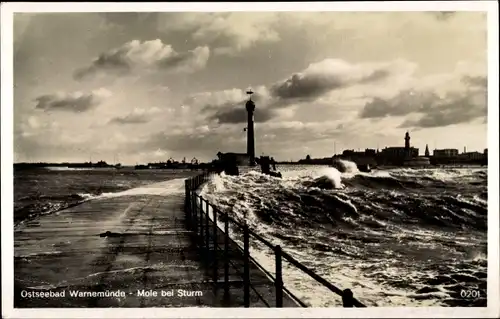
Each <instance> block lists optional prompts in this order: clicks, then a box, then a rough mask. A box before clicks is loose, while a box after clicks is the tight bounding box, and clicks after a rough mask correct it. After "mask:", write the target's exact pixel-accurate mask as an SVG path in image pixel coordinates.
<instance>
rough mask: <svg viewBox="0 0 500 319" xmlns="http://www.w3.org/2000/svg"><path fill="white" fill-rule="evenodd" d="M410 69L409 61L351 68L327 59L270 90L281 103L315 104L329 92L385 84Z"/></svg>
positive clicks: (345, 63) (356, 65) (357, 65)
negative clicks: (293, 101) (358, 86)
mask: <svg viewBox="0 0 500 319" xmlns="http://www.w3.org/2000/svg"><path fill="white" fill-rule="evenodd" d="M408 66H410V67H412V65H410V63H407V62H405V61H393V62H391V63H384V64H350V63H348V62H346V61H343V60H339V59H326V60H323V61H321V62H318V63H313V64H311V65H309V67H308V68H307V69H305V70H304V71H302V72H299V73H295V74H293V75H292V76H290V77H289V78H287V79H285V80H283V81H281V82H278V83H275V84H274V85H272V86H271V87H270V89H269V90H270V92H271V95H272V96H273V97H275V98H278V99H280V100H290V99H298V100H313V99H315V98H317V97H319V96H321V95H323V94H325V93H327V92H329V91H333V90H337V89H341V88H345V87H348V86H352V85H357V84H368V83H372V82H377V81H381V80H384V79H386V78H388V77H390V76H392V75H393V74H397V73H399V72H406V71H407V70H408Z"/></svg>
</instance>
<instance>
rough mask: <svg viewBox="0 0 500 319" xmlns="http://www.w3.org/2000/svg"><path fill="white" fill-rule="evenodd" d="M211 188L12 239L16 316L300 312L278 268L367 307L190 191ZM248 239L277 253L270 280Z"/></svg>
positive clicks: (124, 205)
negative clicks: (238, 232) (105, 310)
mask: <svg viewBox="0 0 500 319" xmlns="http://www.w3.org/2000/svg"><path fill="white" fill-rule="evenodd" d="M208 178H210V174H209V173H204V174H202V175H199V176H196V177H193V178H190V179H186V180H183V179H179V180H173V181H168V182H162V183H157V184H153V185H150V186H147V187H149V188H151V189H152V190H155V191H153V192H147V191H146V192H144V194H139V195H138V194H135V193H130V195H128V194H127V192H124V193H122V194H119V196H110V197H104V198H100V199H95V200H90V201H87V202H84V203H82V204H80V205H78V206H74V207H71V208H68V209H65V210H62V211H59V212H57V213H54V214H51V215H46V216H42V217H40V218H38V219H37V220H33V221H30V222H27V223H26V224H25V225H23V226H22V227H20V228H18V229H16V231H15V235H14V243H15V256H16V257H15V265H14V269H15V274H14V277H15V278H14V282H15V287H14V296H15V298H14V304H15V307H16V308H32V307H50V308H60V307H306V306H307V304H305V303H304V302H302V301H301V300H300V299H299V298H297V297H296V296H294V295H293V293H292V292H290V291H289V290H288V289H287V287H286V286H285V285H284V284H283V281H282V279H281V273H282V269H281V260H283V261H285V260H286V261H287V262H290V263H291V264H293V265H294V266H296V267H298V269H301V270H302V271H304V272H305V273H307V274H308V275H310V276H312V277H313V278H314V279H316V280H317V281H318V282H320V283H321V284H323V285H324V286H325V287H327V288H328V289H330V290H331V291H332V292H333V293H335V294H337V296H335V295H334V294H333V293H332V298H333V297H337V298H338V297H340V298H342V300H343V305H344V306H345V307H353V306H355V307H363V305H362V304H361V303H360V302H358V301H357V300H356V299H355V298H353V296H352V293H351V292H350V290H348V289H347V290H344V291H342V290H341V289H339V288H336V287H335V286H333V285H332V284H330V283H328V282H327V281H326V280H324V279H322V278H321V277H320V276H318V275H316V274H314V273H313V272H312V271H310V270H309V269H307V267H305V266H303V265H302V264H300V262H298V261H296V260H295V259H293V258H292V257H291V256H290V255H288V254H287V253H286V251H285V249H283V250H282V249H281V247H279V246H272V244H271V243H269V242H267V241H266V240H265V239H263V238H261V237H260V236H259V235H258V234H257V233H255V232H254V231H252V230H250V229H248V227H246V226H245V225H241V224H238V223H237V222H236V221H234V220H232V219H231V218H230V217H229V216H228V215H227V214H223V213H222V212H220V211H218V210H217V208H215V207H213V206H211V204H209V203H208V202H206V201H205V200H203V199H202V198H199V197H198V195H197V194H196V190H197V189H198V188H199V186H200V185H202V184H203V183H204V182H206V181H207V180H208ZM147 187H146V188H147ZM162 189H164V193H162V191H161V190H162ZM207 207H211V217H210V215H209V214H208V213H207V212H209V211H210V209H204V208H207ZM213 218H215V219H216V221H215V222H214V221H213ZM220 222H223V223H222V225H223V226H222V228H221V223H220ZM229 226H231V227H233V228H234V227H240V228H241V229H242V234H243V237H244V240H243V242H244V244H243V247H241V245H238V244H237V243H236V242H235V241H233V239H232V238H230V236H229V232H228V229H229ZM250 238H253V239H255V238H257V239H258V240H260V241H261V242H263V243H264V244H265V245H267V246H270V247H272V248H273V249H274V250H275V253H276V267H275V271H274V273H275V274H274V275H273V274H271V273H270V271H269V269H266V268H265V267H263V266H262V265H260V264H259V263H258V262H257V261H256V260H255V259H254V258H253V257H252V256H251V255H250V251H249V239H250ZM27 293H31V294H33V293H51V294H59V296H58V297H48V298H29V297H26V294H27ZM75 294H80V295H78V297H75ZM23 296H24V297H23Z"/></svg>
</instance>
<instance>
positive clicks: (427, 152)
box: [425, 144, 430, 157]
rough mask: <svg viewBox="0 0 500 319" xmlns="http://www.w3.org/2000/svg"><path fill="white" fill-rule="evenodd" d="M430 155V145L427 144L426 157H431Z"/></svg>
mask: <svg viewBox="0 0 500 319" xmlns="http://www.w3.org/2000/svg"><path fill="white" fill-rule="evenodd" d="M429 156H430V154H429V145H428V144H425V157H429Z"/></svg>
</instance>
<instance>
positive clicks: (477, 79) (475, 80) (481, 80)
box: [462, 75, 488, 90]
mask: <svg viewBox="0 0 500 319" xmlns="http://www.w3.org/2000/svg"><path fill="white" fill-rule="evenodd" d="M462 82H464V83H465V84H467V85H468V86H470V87H477V88H480V89H484V90H486V89H487V88H488V78H487V77H485V76H470V75H465V76H463V77H462Z"/></svg>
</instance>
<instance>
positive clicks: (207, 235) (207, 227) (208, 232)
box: [202, 201, 210, 253]
mask: <svg viewBox="0 0 500 319" xmlns="http://www.w3.org/2000/svg"><path fill="white" fill-rule="evenodd" d="M205 202H206V208H205V244H206V248H207V253H208V252H209V251H210V228H209V227H210V226H209V223H208V222H209V219H210V218H209V217H208V201H205ZM202 206H203V205H202Z"/></svg>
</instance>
